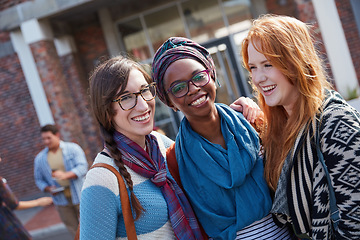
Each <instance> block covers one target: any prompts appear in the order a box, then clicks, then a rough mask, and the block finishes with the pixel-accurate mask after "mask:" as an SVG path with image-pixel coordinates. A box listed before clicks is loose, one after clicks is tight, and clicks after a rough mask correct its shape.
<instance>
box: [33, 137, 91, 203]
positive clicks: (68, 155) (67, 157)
mask: <svg viewBox="0 0 360 240" xmlns="http://www.w3.org/2000/svg"><path fill="white" fill-rule="evenodd" d="M60 148H61V150H62V154H63V160H64V166H65V170H66V171H71V172H73V173H75V174H76V176H77V178H76V179H70V191H71V198H72V203H73V204H79V203H80V193H81V188H82V185H83V182H84V177H85V174H86V172H87V170H88V163H87V161H86V157H85V153H84V151H83V150H82V149H81V147H80V146H79V145H77V144H76V143H71V142H63V141H60ZM48 151H49V149H48V148H45V149H43V150H42V151H41V152H40V153H39V154H38V155H37V156H36V158H35V165H34V177H35V183H36V185H37V186H38V188H39V189H40V190H41V191H44V189H45V187H47V186H59V184H58V183H57V182H56V180H54V179H53V178H52V176H51V169H50V166H49V164H48V160H47V154H48ZM52 198H53V201H54V204H55V205H60V206H65V205H68V204H69V203H68V201H67V200H66V197H65V195H64V194H63V193H61V192H60V193H58V194H56V195H55V196H52Z"/></svg>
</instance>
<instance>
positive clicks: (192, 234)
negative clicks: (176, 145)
mask: <svg viewBox="0 0 360 240" xmlns="http://www.w3.org/2000/svg"><path fill="white" fill-rule="evenodd" d="M114 140H115V142H116V144H117V147H118V149H119V150H120V152H121V154H122V160H123V161H124V163H125V165H126V166H128V167H129V168H131V169H132V170H133V171H135V172H136V173H138V174H140V175H141V176H143V177H146V178H149V179H150V180H151V182H153V183H154V184H155V185H156V186H157V187H159V188H160V189H161V192H162V194H163V196H164V198H165V200H166V203H167V206H168V211H169V216H170V222H171V225H172V227H173V229H174V233H175V236H176V239H184V240H185V239H202V236H201V232H200V228H199V225H198V223H197V220H196V218H195V214H194V212H193V210H192V208H191V205H190V203H189V202H188V200H187V198H186V196H185V195H184V193H183V192H182V190H181V189H180V187H179V186H178V184H177V183H176V182H175V181H174V180H173V179H172V178H169V177H168V176H167V168H166V164H165V160H164V157H163V156H162V154H161V152H160V149H159V145H158V142H157V140H156V137H155V136H153V135H151V134H149V135H147V136H146V146H147V148H148V149H149V152H150V154H148V153H147V152H146V151H145V150H144V149H143V148H142V147H140V146H139V145H138V144H136V143H135V142H133V141H132V140H131V139H129V138H127V137H126V136H125V135H123V134H121V133H119V132H115V134H114Z"/></svg>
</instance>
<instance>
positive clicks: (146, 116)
mask: <svg viewBox="0 0 360 240" xmlns="http://www.w3.org/2000/svg"><path fill="white" fill-rule="evenodd" d="M149 118H150V114H149V113H147V114H145V115H144V116H141V117H135V118H133V119H134V120H135V121H139V122H140V121H144V120H146V119H149Z"/></svg>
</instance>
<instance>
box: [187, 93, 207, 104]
mask: <svg viewBox="0 0 360 240" xmlns="http://www.w3.org/2000/svg"><path fill="white" fill-rule="evenodd" d="M205 101H206V95H204V96H202V97H200V98H198V99H196V100H194V101H192V102H191V103H190V105H191V106H198V105H200V104H202V103H204V102H205Z"/></svg>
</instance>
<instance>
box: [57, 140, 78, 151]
mask: <svg viewBox="0 0 360 240" xmlns="http://www.w3.org/2000/svg"><path fill="white" fill-rule="evenodd" d="M60 147H61V148H65V149H74V150H77V149H81V147H80V145H79V144H77V143H74V142H64V141H60Z"/></svg>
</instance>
